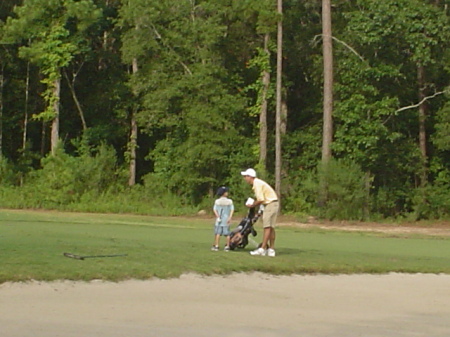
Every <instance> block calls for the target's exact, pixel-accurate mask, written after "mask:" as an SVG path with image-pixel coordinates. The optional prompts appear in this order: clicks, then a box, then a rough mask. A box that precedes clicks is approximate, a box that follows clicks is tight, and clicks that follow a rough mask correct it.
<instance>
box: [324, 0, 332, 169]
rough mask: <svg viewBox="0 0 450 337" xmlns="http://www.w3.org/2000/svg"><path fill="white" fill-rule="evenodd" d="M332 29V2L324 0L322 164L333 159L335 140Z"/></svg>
mask: <svg viewBox="0 0 450 337" xmlns="http://www.w3.org/2000/svg"><path fill="white" fill-rule="evenodd" d="M332 36H333V35H332V29H331V0H322V39H323V140H322V162H323V163H324V164H327V163H328V161H329V160H330V158H331V142H332V139H333V39H332Z"/></svg>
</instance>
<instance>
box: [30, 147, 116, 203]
mask: <svg viewBox="0 0 450 337" xmlns="http://www.w3.org/2000/svg"><path fill="white" fill-rule="evenodd" d="M118 178H119V180H117V179H118ZM111 182H114V183H111ZM120 182H121V181H120V174H119V171H118V169H117V165H116V154H115V151H114V150H112V149H111V148H110V147H107V146H100V147H99V148H98V149H96V150H95V152H94V153H84V154H82V155H81V156H80V157H73V156H70V155H68V154H66V153H64V152H63V151H62V150H59V151H58V153H56V154H55V155H50V156H48V157H46V158H44V159H43V160H42V169H41V170H37V171H34V172H31V173H30V175H29V177H28V179H27V181H26V185H25V186H24V187H23V188H24V189H25V191H27V192H28V194H29V196H30V198H31V201H32V202H40V205H41V206H44V207H50V208H53V207H55V206H57V205H68V204H70V203H73V202H77V201H79V200H80V198H81V196H82V195H84V194H85V193H87V192H92V193H96V194H101V193H103V192H105V191H107V190H108V189H109V188H111V187H113V186H114V184H117V183H120ZM122 183H123V181H122Z"/></svg>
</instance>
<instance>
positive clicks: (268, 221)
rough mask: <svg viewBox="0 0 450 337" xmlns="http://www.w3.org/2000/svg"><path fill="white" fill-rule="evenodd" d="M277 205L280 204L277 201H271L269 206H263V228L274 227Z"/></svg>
mask: <svg viewBox="0 0 450 337" xmlns="http://www.w3.org/2000/svg"><path fill="white" fill-rule="evenodd" d="M279 205H280V204H279V203H278V201H273V202H271V203H270V204H268V205H265V206H264V212H263V216H262V222H263V228H268V227H272V228H274V227H275V225H276V222H277V216H278V208H279Z"/></svg>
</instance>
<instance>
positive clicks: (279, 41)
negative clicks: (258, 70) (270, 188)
mask: <svg viewBox="0 0 450 337" xmlns="http://www.w3.org/2000/svg"><path fill="white" fill-rule="evenodd" d="M277 13H278V15H279V18H278V29H277V100H276V122H275V190H276V191H277V193H278V195H281V167H282V161H281V158H282V156H281V127H282V126H281V115H282V108H283V92H282V90H283V87H282V84H283V83H282V80H283V0H277Z"/></svg>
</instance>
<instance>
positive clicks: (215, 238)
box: [214, 234, 220, 247]
mask: <svg viewBox="0 0 450 337" xmlns="http://www.w3.org/2000/svg"><path fill="white" fill-rule="evenodd" d="M219 239H220V235H219V234H216V235H215V236H214V246H217V247H219Z"/></svg>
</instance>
